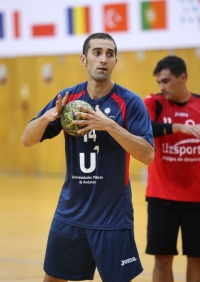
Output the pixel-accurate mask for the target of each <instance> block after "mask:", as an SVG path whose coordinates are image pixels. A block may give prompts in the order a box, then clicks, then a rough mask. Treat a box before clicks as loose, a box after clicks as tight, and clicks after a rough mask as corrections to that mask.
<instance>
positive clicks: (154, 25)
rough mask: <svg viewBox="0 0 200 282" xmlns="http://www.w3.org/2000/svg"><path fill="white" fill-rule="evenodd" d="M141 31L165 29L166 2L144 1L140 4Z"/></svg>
mask: <svg viewBox="0 0 200 282" xmlns="http://www.w3.org/2000/svg"><path fill="white" fill-rule="evenodd" d="M141 16H142V29H143V30H149V29H164V28H166V2H165V0H163V1H145V2H141Z"/></svg>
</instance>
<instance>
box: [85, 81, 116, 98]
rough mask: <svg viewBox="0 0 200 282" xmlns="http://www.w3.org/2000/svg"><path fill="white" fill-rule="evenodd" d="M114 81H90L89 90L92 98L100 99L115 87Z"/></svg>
mask: <svg viewBox="0 0 200 282" xmlns="http://www.w3.org/2000/svg"><path fill="white" fill-rule="evenodd" d="M113 86H114V82H113V81H104V82H103V81H101V82H98V81H94V80H93V81H88V86H87V91H88V95H89V96H90V98H91V99H94V100H96V99H99V98H102V97H104V96H106V95H107V94H108V93H109V92H110V91H111V90H112V88H113Z"/></svg>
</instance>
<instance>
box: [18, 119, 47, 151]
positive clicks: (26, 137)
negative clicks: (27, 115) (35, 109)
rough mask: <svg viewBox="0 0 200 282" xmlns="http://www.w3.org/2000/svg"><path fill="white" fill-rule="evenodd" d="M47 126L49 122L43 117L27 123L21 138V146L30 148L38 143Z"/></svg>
mask: <svg viewBox="0 0 200 282" xmlns="http://www.w3.org/2000/svg"><path fill="white" fill-rule="evenodd" d="M48 124H49V120H48V119H47V118H46V117H45V116H41V117H40V118H37V119H35V120H32V121H31V122H29V123H28V124H27V125H26V127H25V130H24V132H23V134H22V137H21V141H22V144H23V145H24V146H25V147H30V146H33V145H35V144H37V143H39V142H40V140H41V139H42V136H43V134H44V131H45V129H46V127H47V126H48Z"/></svg>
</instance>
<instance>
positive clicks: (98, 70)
mask: <svg viewBox="0 0 200 282" xmlns="http://www.w3.org/2000/svg"><path fill="white" fill-rule="evenodd" d="M81 63H82V64H84V65H85V66H86V68H87V71H88V74H89V76H91V77H92V79H94V80H95V81H105V80H107V79H108V78H110V76H111V73H112V71H113V68H114V67H115V65H116V63H117V59H116V56H115V45H114V43H113V42H112V41H111V40H107V39H92V40H91V41H90V48H89V49H88V53H87V56H84V55H82V56H81Z"/></svg>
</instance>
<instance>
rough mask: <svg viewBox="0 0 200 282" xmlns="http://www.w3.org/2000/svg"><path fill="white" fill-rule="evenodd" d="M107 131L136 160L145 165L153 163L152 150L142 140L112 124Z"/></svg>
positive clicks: (149, 145)
mask: <svg viewBox="0 0 200 282" xmlns="http://www.w3.org/2000/svg"><path fill="white" fill-rule="evenodd" d="M107 131H108V133H109V134H110V135H111V136H112V137H113V138H114V139H115V140H116V141H117V142H118V143H119V144H120V145H121V146H122V147H123V148H124V149H125V150H126V151H127V152H128V153H129V154H130V155H131V156H132V157H133V158H135V159H136V160H138V161H140V162H142V163H144V164H146V165H149V164H150V163H151V162H152V161H153V158H154V148H153V146H152V145H151V144H150V143H149V142H148V141H146V140H145V139H144V138H142V137H140V136H136V135H133V134H131V133H129V132H128V131H127V130H126V129H124V128H123V127H121V126H119V125H118V124H116V123H114V122H113V123H112V125H111V126H109V128H108V130H107Z"/></svg>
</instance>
